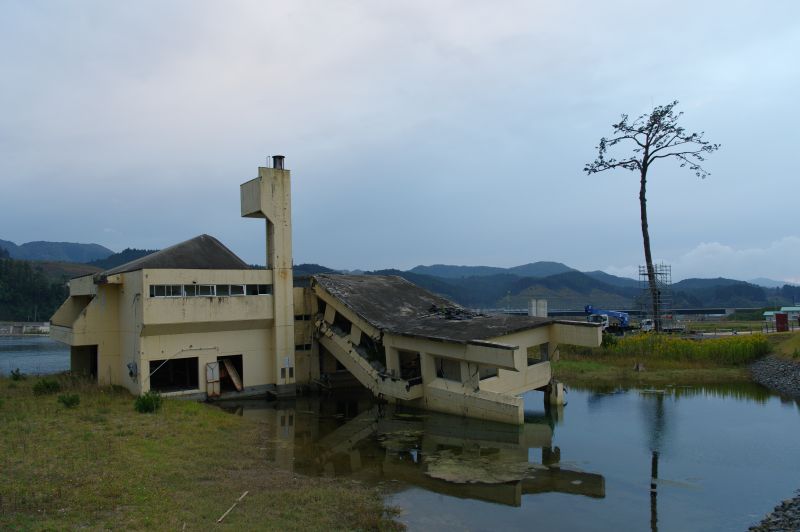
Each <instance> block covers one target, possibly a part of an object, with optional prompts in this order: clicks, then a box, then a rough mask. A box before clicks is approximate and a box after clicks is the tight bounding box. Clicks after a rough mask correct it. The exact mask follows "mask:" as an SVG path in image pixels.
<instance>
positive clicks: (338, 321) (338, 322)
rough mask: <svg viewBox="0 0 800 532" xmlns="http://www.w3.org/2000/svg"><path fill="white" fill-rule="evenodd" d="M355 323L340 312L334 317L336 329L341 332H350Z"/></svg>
mask: <svg viewBox="0 0 800 532" xmlns="http://www.w3.org/2000/svg"><path fill="white" fill-rule="evenodd" d="M352 327H353V324H352V323H350V321H349V320H348V319H347V318H345V317H344V316H342V314H341V313H340V312H337V313H336V315H335V316H334V317H333V328H334V330H338V332H339V334H345V335H347V334H350V331H351V330H352Z"/></svg>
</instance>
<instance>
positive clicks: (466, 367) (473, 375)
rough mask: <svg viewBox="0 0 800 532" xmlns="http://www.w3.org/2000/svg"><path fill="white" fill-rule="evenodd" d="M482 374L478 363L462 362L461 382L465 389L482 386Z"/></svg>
mask: <svg viewBox="0 0 800 532" xmlns="http://www.w3.org/2000/svg"><path fill="white" fill-rule="evenodd" d="M480 380H481V379H480V374H479V371H478V364H471V363H469V362H461V384H462V386H464V389H465V390H468V391H475V390H478V388H479V387H480V385H479V383H480Z"/></svg>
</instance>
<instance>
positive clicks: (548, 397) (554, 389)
mask: <svg viewBox="0 0 800 532" xmlns="http://www.w3.org/2000/svg"><path fill="white" fill-rule="evenodd" d="M544 400H545V402H546V403H547V404H549V405H551V406H557V405H563V404H564V383H563V382H558V381H557V380H555V379H553V380H551V381H550V384H549V385H547V388H546V389H545V391H544Z"/></svg>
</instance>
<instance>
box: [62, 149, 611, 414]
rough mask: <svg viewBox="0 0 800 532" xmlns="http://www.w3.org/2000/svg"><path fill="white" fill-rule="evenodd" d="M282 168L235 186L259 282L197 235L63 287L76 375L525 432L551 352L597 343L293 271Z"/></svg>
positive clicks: (385, 283) (552, 393) (422, 294)
mask: <svg viewBox="0 0 800 532" xmlns="http://www.w3.org/2000/svg"><path fill="white" fill-rule="evenodd" d="M283 162H284V160H283V157H282V156H275V157H273V165H272V167H262V168H259V169H258V174H259V175H258V177H256V178H255V179H252V180H250V181H248V182H246V183H244V184H242V185H241V187H240V192H241V214H242V216H243V217H251V218H263V219H265V221H266V250H267V251H266V259H267V260H266V269H253V268H251V267H249V266H248V265H247V264H246V263H245V262H244V261H242V260H241V259H240V258H238V257H237V256H236V255H235V254H233V252H231V251H230V250H229V249H228V248H226V247H225V246H224V245H223V244H221V243H220V242H219V241H217V240H216V239H214V238H213V237H210V236H208V235H201V236H199V237H196V238H194V239H191V240H188V241H186V242H183V243H180V244H177V245H175V246H172V247H170V248H166V249H164V250H162V251H159V252H157V253H154V254H151V255H148V256H146V257H143V258H141V259H137V260H135V261H132V262H130V263H128V264H124V265H122V266H119V267H116V268H113V269H110V270H108V271H105V272H102V273H100V274H95V275H88V276H84V277H79V278H76V279H73V280H71V281H70V283H69V288H70V295H69V298H68V299H67V301H65V302H64V304H63V305H62V306H61V307H60V308H59V309H58V311H57V312H56V313H55V315H54V316H53V317H52V320H51V322H52V326H51V336H52V337H54V338H55V339H57V340H60V341H62V342H64V343H66V344H68V345H70V346H71V367H72V370H73V371H75V372H80V373H85V374H88V375H91V376H92V377H93V378H94V379H96V380H97V382H98V383H100V384H105V385H108V384H116V385H121V386H125V387H126V388H128V389H129V390H130V391H131V392H132V393H134V394H141V393H145V392H147V391H149V390H155V391H159V392H161V393H163V394H171V395H185V396H198V397H202V398H206V397H242V396H246V395H262V394H267V393H268V394H273V395H276V396H287V395H294V394H295V393H297V389H298V387H302V388H336V387H343V386H350V385H360V386H364V387H366V388H368V389H369V390H371V391H372V392H373V393H374V394H375V395H376V396H377V397H379V398H381V399H384V400H386V401H389V402H402V403H407V404H409V405H411V406H416V407H420V408H425V409H428V410H433V411H437V412H444V413H449V414H456V415H462V416H467V417H474V418H480V419H488V420H494V421H501V422H505V423H512V424H522V423H523V418H524V411H523V401H522V394H523V393H525V392H527V391H530V390H544V391H546V393H547V396H546V397H547V399H548V400H549V401H551V402H555V403H559V402H562V401H563V388H562V386H561V385H560V384H559V383H556V382H554V381H553V379H552V372H551V366H550V364H551V361H553V360H555V359H556V358H557V357H558V346H559V344H564V343H567V344H575V345H583V346H597V345H599V344H600V339H601V332H600V328H599V327H598V326H596V325H594V324H588V323H584V322H570V321H562V320H555V319H550V318H546V317H533V316H512V315H484V314H480V313H476V312H472V311H470V310H468V309H465V308H462V307H460V306H459V305H457V304H455V303H453V302H451V301H449V300H447V299H445V298H443V297H440V296H438V295H436V294H433V293H430V292H428V291H427V290H424V289H422V288H420V287H418V286H416V285H414V284H412V283H410V282H408V281H406V280H405V279H402V278H400V277H394V276H372V275H363V276H349V275H316V276H313V277H311V278H310V279H298V280H297V282H295V280H294V278H293V271H292V225H291V186H290V185H291V183H290V172H289V170H287V169H285V168H284V164H283Z"/></svg>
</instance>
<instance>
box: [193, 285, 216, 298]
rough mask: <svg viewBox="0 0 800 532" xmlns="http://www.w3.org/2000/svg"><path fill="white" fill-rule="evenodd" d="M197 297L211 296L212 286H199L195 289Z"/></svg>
mask: <svg viewBox="0 0 800 532" xmlns="http://www.w3.org/2000/svg"><path fill="white" fill-rule="evenodd" d="M197 295H199V296H213V295H214V285H213V284H201V285H199V286H198V287H197Z"/></svg>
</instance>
